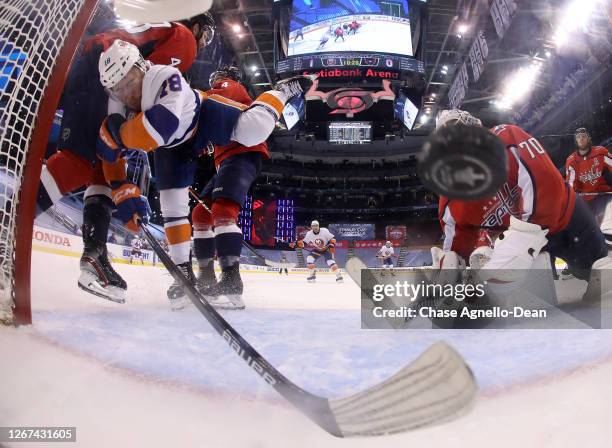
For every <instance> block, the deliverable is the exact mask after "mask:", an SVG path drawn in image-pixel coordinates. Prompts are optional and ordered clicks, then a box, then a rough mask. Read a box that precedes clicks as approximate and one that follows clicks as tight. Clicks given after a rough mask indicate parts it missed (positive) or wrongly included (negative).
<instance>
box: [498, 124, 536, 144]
mask: <svg viewBox="0 0 612 448" xmlns="http://www.w3.org/2000/svg"><path fill="white" fill-rule="evenodd" d="M491 132H493V133H494V134H495V135H497V136H498V137H499V138H501V139H502V141H503V142H504V143H505V144H506V145H517V144H519V143H520V142H522V141H525V140H528V139H530V138H531V135H529V134H528V133H527V132H525V131H524V130H523V129H521V128H520V127H518V126H516V125H513V124H500V125H498V126H495V127H494V128H491Z"/></svg>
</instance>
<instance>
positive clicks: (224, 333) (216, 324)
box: [140, 224, 342, 437]
mask: <svg viewBox="0 0 612 448" xmlns="http://www.w3.org/2000/svg"><path fill="white" fill-rule="evenodd" d="M140 228H141V229H142V232H143V234H144V236H145V238H146V239H147V241H148V242H149V245H150V246H151V248H152V249H153V251H154V252H155V253H156V254H157V256H158V258H159V259H160V260H161V262H162V263H163V265H164V266H165V267H166V269H167V270H168V271H169V272H170V274H171V275H172V277H173V278H174V279H175V280H176V281H177V282H178V283H179V284H180V285H182V286H183V289H184V291H185V292H186V294H187V296H188V297H189V299H190V300H191V301H192V302H193V304H194V305H195V306H196V308H197V309H198V311H200V313H201V314H202V315H203V316H204V317H205V318H206V320H207V321H208V322H209V323H210V324H211V325H212V327H213V328H214V329H215V331H216V332H217V333H218V334H219V335H221V337H222V338H223V339H224V340H225V341H226V342H227V344H228V345H229V346H230V347H231V348H232V349H233V350H234V351H235V352H236V353H237V354H238V356H240V357H241V358H242V359H243V360H244V361H245V362H246V363H247V365H248V366H249V367H251V368H252V369H253V370H254V371H255V372H256V373H257V374H258V375H259V376H260V377H261V378H262V379H263V380H264V381H265V382H266V383H268V384H270V385H271V386H272V387H273V388H274V389H275V390H276V391H277V392H278V393H279V394H280V395H282V396H283V397H284V398H285V399H286V400H287V401H289V402H290V403H291V404H293V405H294V406H295V407H296V408H297V409H299V410H300V411H301V412H302V413H304V414H305V415H306V416H308V417H309V418H310V419H311V420H312V421H314V422H315V423H316V424H317V425H319V426H320V427H322V428H323V429H325V430H326V431H327V432H329V433H330V434H333V435H335V436H338V437H340V436H342V433H341V432H340V429H339V428H338V426H337V424H336V421H335V419H334V416H333V414H332V412H331V410H330V408H329V403H328V400H327V399H325V398H322V397H318V396H316V395H313V394H311V393H309V392H307V391H305V390H303V389H301V388H300V387H298V386H296V385H295V384H294V383H292V382H291V381H290V380H289V379H287V378H286V377H285V376H284V375H283V374H282V373H280V372H279V371H278V370H276V368H275V367H274V366H272V365H271V364H270V363H269V362H268V361H267V360H266V359H265V358H264V357H263V356H262V355H260V354H259V353H258V352H257V350H255V349H254V348H253V347H252V346H251V345H250V344H249V343H248V342H247V341H246V340H245V339H244V338H243V337H242V336H241V335H240V334H239V333H238V332H237V331H236V330H235V329H234V328H233V327H232V326H231V325H230V324H229V323H228V322H227V321H226V320H225V319H224V318H223V317H222V316H221V315H220V314H219V313H218V312H217V310H215V309H214V308H213V306H212V305H210V303H208V301H207V300H206V299H205V298H204V297H203V296H202V294H200V293H199V292H198V291H197V290H196V289H195V287H194V286H193V285H192V284H191V283H189V282H188V281H187V279H186V278H185V276H184V275H183V274H182V272H181V271H180V270H179V269H178V268H177V267H176V264H174V262H173V261H172V259H171V258H170V256H169V255H168V254H167V253H166V252H164V250H163V249H162V248H161V246H160V245H159V243H158V242H157V240H156V239H155V237H153V235H152V234H151V232H150V231H149V229H148V228H147V227H146V226H145V225H144V224H141V225H140Z"/></svg>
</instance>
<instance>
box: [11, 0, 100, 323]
mask: <svg viewBox="0 0 612 448" xmlns="http://www.w3.org/2000/svg"><path fill="white" fill-rule="evenodd" d="M87 2H88V0H1V1H0V320H3V321H10V320H11V319H12V315H13V310H12V308H13V307H14V305H15V303H14V298H15V289H16V285H15V242H16V238H17V237H18V235H17V233H16V230H17V229H16V222H17V216H18V213H19V207H20V205H22V204H20V192H21V189H22V187H23V186H24V185H26V184H27V183H29V182H35V183H36V184H38V182H39V179H38V178H36V179H26V178H24V170H25V167H26V162H27V155H28V152H29V151H30V150H32V149H33V148H30V144H31V141H32V135H33V133H34V131H35V126H36V122H37V118H38V117H39V113H40V105H41V101H42V99H43V94H44V92H45V89H46V88H47V86H48V83H49V79H50V77H51V75H52V74H53V71H54V69H57V67H56V61H57V58H58V55H59V53H60V51H61V49H62V47H63V45H64V43H65V42H66V40H67V38H68V36H70V30H71V28H72V26H73V24H74V22H75V19H76V17H77V14H78V13H79V11H80V10H81V8H83V6H84V4H85V3H87ZM89 3H91V2H89ZM41 157H42V154H41ZM22 202H23V199H22ZM30 225H31V223H30ZM17 286H19V285H17Z"/></svg>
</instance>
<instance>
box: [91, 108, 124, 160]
mask: <svg viewBox="0 0 612 448" xmlns="http://www.w3.org/2000/svg"><path fill="white" fill-rule="evenodd" d="M126 121H127V120H126V119H125V117H124V116H123V115H121V114H110V115H109V116H108V117H106V118H105V119H104V121H103V122H102V125H101V126H100V132H99V136H98V142H97V143H96V152H97V154H98V157H100V158H101V159H102V160H104V161H105V162H108V163H115V162H116V161H117V159H118V158H119V155H120V154H121V150H122V149H124V146H123V142H122V141H121V126H122V125H123V123H125V122H126Z"/></svg>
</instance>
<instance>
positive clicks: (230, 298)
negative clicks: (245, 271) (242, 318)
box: [201, 263, 245, 310]
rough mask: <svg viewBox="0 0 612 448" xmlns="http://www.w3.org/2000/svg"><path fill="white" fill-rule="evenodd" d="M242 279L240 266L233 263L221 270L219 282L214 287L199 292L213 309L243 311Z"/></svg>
mask: <svg viewBox="0 0 612 448" xmlns="http://www.w3.org/2000/svg"><path fill="white" fill-rule="evenodd" d="M242 291H243V285H242V279H241V278H240V265H239V264H238V263H234V264H233V265H231V266H230V267H227V268H223V270H222V272H221V280H219V282H218V283H216V284H215V285H213V286H211V287H209V288H207V289H205V290H203V291H201V292H202V295H203V296H204V298H205V299H206V300H208V301H209V302H210V304H211V305H212V306H214V307H215V308H219V309H223V310H243V309H244V308H245V305H244V302H243V301H242Z"/></svg>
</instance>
